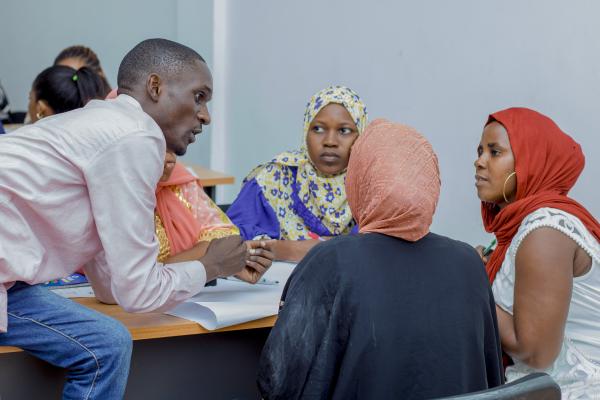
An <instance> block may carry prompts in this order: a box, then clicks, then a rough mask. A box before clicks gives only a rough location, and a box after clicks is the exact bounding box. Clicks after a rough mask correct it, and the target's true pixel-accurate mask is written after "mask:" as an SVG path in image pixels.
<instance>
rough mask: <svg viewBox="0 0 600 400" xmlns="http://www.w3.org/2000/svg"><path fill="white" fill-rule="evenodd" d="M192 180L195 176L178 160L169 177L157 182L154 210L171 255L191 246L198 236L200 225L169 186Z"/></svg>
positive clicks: (194, 179)
mask: <svg viewBox="0 0 600 400" xmlns="http://www.w3.org/2000/svg"><path fill="white" fill-rule="evenodd" d="M194 181H196V178H195V177H194V176H193V175H192V174H190V173H189V172H188V171H187V170H186V168H185V167H184V166H183V165H182V164H180V163H179V162H178V163H176V164H175V168H174V169H173V173H172V174H171V177H170V178H169V179H168V180H167V181H165V182H159V183H158V188H157V189H156V211H157V213H158V216H159V217H160V219H161V221H162V223H163V226H164V227H165V231H166V233H167V238H168V239H169V246H170V250H171V255H176V254H177V253H180V252H182V251H184V250H188V249H190V248H191V247H193V246H194V245H195V244H196V242H197V241H198V237H199V236H200V230H201V226H200V223H199V222H198V220H197V219H196V218H194V216H193V214H192V212H191V211H190V210H189V209H188V208H187V207H186V206H185V204H183V203H182V202H181V200H179V198H178V197H177V195H176V194H175V193H173V191H172V190H171V189H169V186H178V185H184V184H186V183H190V182H194ZM198 184H199V183H198Z"/></svg>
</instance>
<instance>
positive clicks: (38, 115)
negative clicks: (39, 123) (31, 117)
mask: <svg viewBox="0 0 600 400" xmlns="http://www.w3.org/2000/svg"><path fill="white" fill-rule="evenodd" d="M35 116H36V118H37V119H42V118H44V114H42V113H41V112H37V113H35Z"/></svg>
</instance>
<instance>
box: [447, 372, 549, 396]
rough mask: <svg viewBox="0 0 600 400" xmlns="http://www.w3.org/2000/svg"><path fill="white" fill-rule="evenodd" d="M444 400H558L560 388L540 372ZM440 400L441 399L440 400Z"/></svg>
mask: <svg viewBox="0 0 600 400" xmlns="http://www.w3.org/2000/svg"><path fill="white" fill-rule="evenodd" d="M443 399H444V400H450V399H452V400H492V399H494V400H560V387H559V386H558V384H557V383H556V382H554V380H553V379H552V378H551V377H550V376H549V375H548V374H544V373H541V372H537V373H534V374H529V375H527V376H524V377H523V378H521V379H517V380H516V381H513V382H510V383H507V384H505V385H502V386H498V387H495V388H493V389H488V390H481V391H479V392H473V393H467V394H462V395H458V396H451V397H444V398H443ZM440 400H441V399H440Z"/></svg>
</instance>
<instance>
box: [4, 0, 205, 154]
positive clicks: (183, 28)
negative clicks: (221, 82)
mask: <svg viewBox="0 0 600 400" xmlns="http://www.w3.org/2000/svg"><path fill="white" fill-rule="evenodd" d="M212 4H213V1H212V0H127V1H119V0H104V1H96V2H90V1H78V0H55V1H46V2H42V1H36V0H18V1H17V0H10V1H3V2H2V6H1V7H0V13H1V14H0V19H2V23H0V38H2V39H1V40H0V81H1V82H2V84H3V86H4V88H5V89H6V91H7V93H8V96H9V99H10V102H11V108H12V109H13V110H26V108H27V97H28V94H29V89H30V88H31V84H32V82H33V79H34V78H35V77H36V75H37V74H38V73H39V72H41V71H42V70H43V69H44V68H46V67H48V66H50V65H52V62H53V61H54V57H56V55H57V54H58V53H59V52H60V51H61V50H62V49H63V48H65V47H67V46H71V45H74V44H83V45H86V46H88V47H91V48H92V49H93V50H94V51H95V52H96V53H97V54H98V57H99V58H100V61H101V63H102V66H103V68H104V71H105V72H106V75H107V77H108V80H109V82H110V83H111V85H113V86H116V83H117V70H118V68H119V63H120V62H121V59H122V58H123V56H124V55H125V54H126V53H127V51H129V50H130V49H131V48H132V47H133V46H135V45H136V44H137V43H139V42H140V41H142V40H144V39H148V38H153V37H162V38H166V39H171V40H177V41H179V42H181V43H184V44H186V45H189V46H191V47H192V48H194V49H195V50H197V51H198V52H199V53H200V54H202V55H203V56H204V58H205V59H206V60H207V62H208V63H209V65H211V63H212V41H213V38H212V29H213V27H212V18H213V15H212V14H213V9H212ZM185 159H188V160H191V161H192V162H197V163H203V164H207V165H208V164H209V162H210V130H208V131H207V134H203V135H202V136H201V137H200V138H199V140H197V141H196V145H195V146H193V147H190V149H189V151H188V154H187V155H186V157H185Z"/></svg>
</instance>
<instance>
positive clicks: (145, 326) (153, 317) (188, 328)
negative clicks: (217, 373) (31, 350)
mask: <svg viewBox="0 0 600 400" xmlns="http://www.w3.org/2000/svg"><path fill="white" fill-rule="evenodd" d="M73 300H74V301H76V302H77V303H79V304H82V305H84V306H87V307H89V308H91V309H94V310H96V311H99V312H101V313H103V314H106V315H108V316H110V317H113V318H114V319H116V320H118V321H121V322H122V323H123V325H125V326H126V327H127V329H129V332H131V336H132V337H133V340H144V339H158V338H164V337H173V336H185V335H198V334H205V333H213V332H226V331H239V330H245V329H256V328H269V327H272V326H273V325H274V324H275V320H276V319H277V317H276V316H275V315H273V316H271V317H266V318H262V319H258V320H256V321H250V322H246V323H243V324H239V325H233V326H228V327H225V328H221V329H217V330H214V331H209V330H207V329H204V328H203V327H202V326H200V325H199V324H197V323H196V322H192V321H188V320H186V319H183V318H178V317H174V316H172V315H167V314H163V313H139V314H132V313H127V312H125V311H123V309H122V308H121V307H119V306H116V305H108V304H102V303H100V302H98V300H96V299H95V298H85V297H81V298H76V299H73ZM18 351H22V350H21V349H19V348H18V347H11V346H0V354H2V353H14V352H18Z"/></svg>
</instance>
